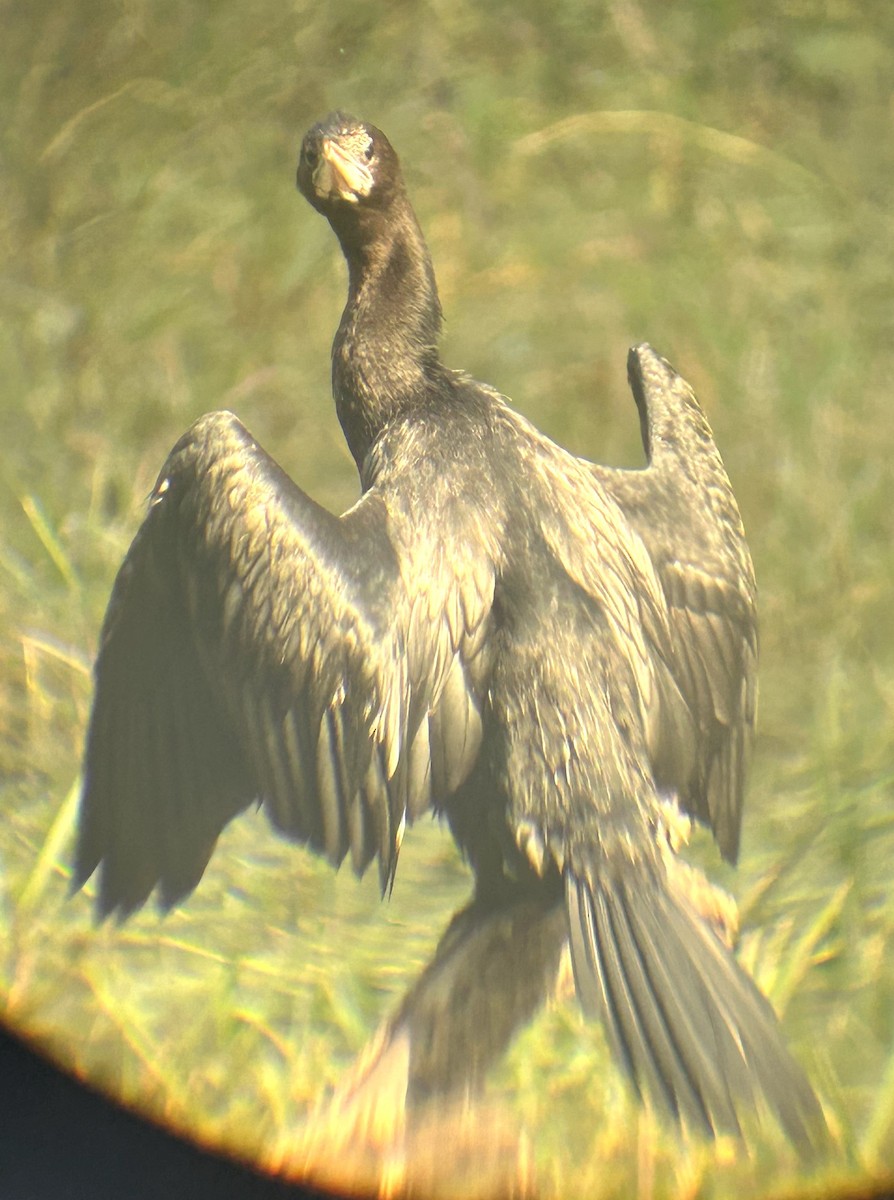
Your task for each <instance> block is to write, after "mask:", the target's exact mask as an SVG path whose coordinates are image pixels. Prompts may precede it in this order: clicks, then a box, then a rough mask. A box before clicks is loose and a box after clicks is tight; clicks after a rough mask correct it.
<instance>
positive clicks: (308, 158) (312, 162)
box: [304, 146, 320, 168]
mask: <svg viewBox="0 0 894 1200" xmlns="http://www.w3.org/2000/svg"><path fill="white" fill-rule="evenodd" d="M319 157H320V156H319V154H318V153H317V151H316V147H314V146H305V147H304V161H305V162H306V163H307V165H308V166H309V167H311V168H313V167H315V166H316V165H317V160H318V159H319Z"/></svg>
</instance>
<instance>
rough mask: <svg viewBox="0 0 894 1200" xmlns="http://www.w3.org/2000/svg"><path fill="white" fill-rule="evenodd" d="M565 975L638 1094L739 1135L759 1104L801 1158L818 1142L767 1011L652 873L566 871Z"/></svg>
mask: <svg viewBox="0 0 894 1200" xmlns="http://www.w3.org/2000/svg"><path fill="white" fill-rule="evenodd" d="M566 900H567V907H568V918H569V928H570V937H571V954H572V963H573V967H574V977H575V983H576V986H577V992H578V996H579V999H580V1002H581V1004H582V1006H583V1008H584V1010H585V1011H586V1012H587V1013H590V1014H592V1015H596V1016H599V1017H601V1018H602V1020H603V1021H604V1023H605V1026H606V1029H607V1031H608V1034H609V1037H610V1040H611V1042H612V1044H613V1046H614V1049H615V1051H616V1053H617V1055H618V1057H619V1058H620V1060H621V1062H622V1063H623V1065H624V1066H625V1067H626V1069H627V1071H628V1073H629V1075H630V1077H631V1078H632V1080H633V1082H634V1084H635V1085H636V1087H637V1089H638V1090H639V1091H640V1092H643V1091H645V1092H647V1093H648V1094H649V1096H650V1097H651V1098H652V1100H653V1102H654V1103H655V1104H656V1106H659V1107H662V1108H664V1109H666V1110H667V1111H669V1112H670V1113H671V1115H672V1116H674V1117H675V1118H676V1119H677V1120H678V1121H680V1122H681V1123H683V1124H685V1125H689V1126H692V1127H695V1128H697V1129H700V1130H702V1131H703V1132H705V1133H707V1134H708V1135H709V1136H713V1135H716V1134H718V1133H730V1134H733V1135H736V1136H741V1135H742V1128H741V1121H740V1118H741V1117H742V1115H743V1114H744V1113H747V1112H748V1111H749V1110H751V1111H753V1110H754V1108H755V1106H756V1104H757V1103H758V1101H759V1100H760V1099H761V1098H762V1099H763V1101H764V1102H765V1103H766V1105H768V1106H769V1108H770V1109H772V1111H773V1112H774V1113H775V1115H776V1117H777V1118H778V1120H779V1123H780V1125H781V1126H782V1128H783V1130H784V1131H785V1133H786V1134H787V1136H788V1137H789V1138H790V1139H791V1141H792V1143H793V1144H794V1145H795V1146H796V1148H797V1149H798V1150H799V1152H800V1153H801V1154H802V1155H804V1156H805V1157H811V1156H813V1155H815V1154H816V1153H817V1152H818V1151H819V1149H820V1148H821V1146H822V1145H823V1144H824V1142H825V1141H826V1139H827V1137H828V1132H827V1129H826V1124H825V1120H824V1118H823V1114H822V1110H821V1108H820V1105H819V1102H818V1100H817V1098H816V1096H815V1095H814V1092H813V1090H812V1088H811V1086H810V1084H809V1082H808V1081H807V1077H806V1076H805V1074H804V1072H803V1071H802V1070H801V1068H800V1067H799V1066H798V1064H797V1063H796V1062H795V1060H794V1059H793V1058H792V1056H791V1054H790V1053H789V1051H788V1049H787V1048H786V1046H785V1044H784V1041H783V1037H782V1031H781V1029H780V1026H779V1022H778V1020H777V1018H776V1014H775V1013H774V1012H773V1009H772V1008H771V1006H770V1004H769V1002H768V1001H767V1000H766V999H765V998H764V996H762V995H761V993H760V992H759V991H758V989H757V987H756V986H755V984H754V983H753V982H752V980H751V979H750V978H749V977H748V975H746V973H745V972H744V971H743V969H742V968H741V967H740V966H739V964H738V963H737V962H736V959H735V958H734V956H733V954H732V952H731V951H730V950H729V949H728V948H727V947H726V946H725V945H724V943H723V942H722V941H721V940H720V938H719V937H718V936H717V934H716V933H715V932H714V931H713V929H711V928H710V927H709V925H708V924H707V923H706V922H705V921H704V920H703V919H702V918H701V917H700V916H698V915H697V914H696V913H695V912H694V911H692V910H691V909H690V907H689V905H688V903H687V902H686V900H685V899H684V898H683V897H678V896H676V895H675V894H674V893H673V892H672V890H671V889H670V887H669V886H668V884H667V882H666V881H665V880H664V879H663V878H662V877H661V876H660V874H659V873H658V872H655V873H654V874H653V875H651V876H649V877H647V878H646V879H643V877H642V875H638V876H637V878H635V879H625V878H624V877H623V872H622V871H612V872H608V873H606V872H603V873H602V876H600V875H597V874H596V873H595V872H591V871H587V870H584V871H580V872H578V871H575V870H572V869H567V870H566Z"/></svg>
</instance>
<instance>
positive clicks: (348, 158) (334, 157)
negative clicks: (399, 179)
mask: <svg viewBox="0 0 894 1200" xmlns="http://www.w3.org/2000/svg"><path fill="white" fill-rule="evenodd" d="M313 185H314V191H315V192H316V194H317V195H318V196H319V197H320V199H328V198H331V197H333V196H338V197H339V199H341V200H347V201H348V202H349V203H351V204H356V203H357V201H358V200H359V199H361V197H366V196H368V195H369V193H370V190H371V189H372V185H373V177H372V172H371V171H370V169H369V167H368V166H367V165H366V163H364V162H359V161H358V160H357V159H356V158H354V157H353V156H352V155H350V154H347V153H346V152H345V151H344V150H343V149H342V148H341V146H339V144H338V143H337V142H335V141H333V140H332V139H331V138H325V137H324V138H323V141H322V144H321V146H320V158H319V161H318V163H317V166H316V168H315V170H314V173H313Z"/></svg>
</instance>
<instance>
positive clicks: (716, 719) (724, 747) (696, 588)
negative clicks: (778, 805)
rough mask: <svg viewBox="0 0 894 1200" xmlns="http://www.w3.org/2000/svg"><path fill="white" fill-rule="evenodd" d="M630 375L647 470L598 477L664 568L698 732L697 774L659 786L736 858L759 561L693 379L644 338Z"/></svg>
mask: <svg viewBox="0 0 894 1200" xmlns="http://www.w3.org/2000/svg"><path fill="white" fill-rule="evenodd" d="M628 374H629V377H630V383H631V387H632V389H633V394H634V398H635V400H636V403H637V407H638V409H639V412H640V419H641V423H642V428H643V441H644V444H645V449H646V454H647V456H648V460H649V465H648V466H647V467H646V469H644V470H640V471H623V470H613V469H611V468H607V467H601V466H594V467H593V472H594V474H595V475H596V477H597V479H598V480H599V482H600V483H601V484H602V486H603V487H604V488H605V489H606V491H607V492H608V493H609V494H610V495H611V496H612V497H613V498H614V500H615V501H616V502H617V503H618V504H619V505H620V507H621V509H622V510H623V512H624V515H625V516H626V517H627V519H628V521H629V522H630V525H631V526H632V528H633V529H634V530H635V531H636V532H637V533H638V534H639V536H640V538H641V539H642V541H643V543H644V544H645V546H646V549H647V550H648V552H649V555H650V556H651V558H652V561H653V563H654V565H655V569H656V571H657V573H658V577H659V579H660V581H661V585H662V587H663V590H664V593H665V596H666V599H667V603H668V606H669V610H670V618H671V633H672V647H671V651H672V652H671V655H670V666H671V670H672V673H673V675H674V681H675V683H676V685H677V688H679V691H680V693H681V695H682V697H683V700H684V702H685V704H686V705H687V707H688V709H689V711H690V713H691V715H692V718H693V720H694V724H695V730H696V754H695V769H694V772H693V773H692V775H691V776H690V777H689V778H687V779H680V778H675V777H673V772H674V767H673V766H670V768H669V770H670V773H671V777H662V767H663V764H662V762H660V761H659V762H656V763H655V764H654V766H655V770H656V774H657V776H658V778H659V783H661V784H662V785H663V786H666V787H672V788H674V789H675V790H676V791H677V793H678V796H679V799H680V802H681V803H682V804H683V805H684V807H686V809H687V810H688V811H689V812H690V813H691V814H692V815H693V816H695V817H697V818H698V819H700V820H703V821H705V822H707V823H708V824H709V825H710V827H711V828H712V830H713V832H714V835H715V837H716V839H717V842H718V845H719V847H720V850H721V852H722V853H723V855H724V856H725V857H726V858H727V859H729V860H730V861H735V859H736V857H737V855H738V850H739V834H740V829H741V822H742V800H743V794H744V786H745V775H746V770H747V765H748V759H749V755H750V749H751V742H752V737H753V732H754V722H755V717H756V710H757V655H758V635H757V613H756V603H755V599H756V588H755V582H754V570H753V567H752V563H751V556H750V554H749V552H748V546H747V544H746V542H745V534H744V530H743V528H742V521H741V518H740V515H739V509H738V506H737V505H736V501H735V497H734V496H733V491H732V487H731V486H730V482H729V478H728V476H727V474H726V470H725V469H724V466H723V462H722V460H721V458H720V454H719V453H718V450H717V447H716V445H715V443H714V439H713V436H712V434H711V430H710V427H709V426H708V422H707V420H706V419H705V416H704V414H703V413H702V411H701V409H700V407H699V405H698V402H697V400H696V398H695V396H694V395H693V393H692V390H691V388H690V387H689V385H688V384H687V383H686V382H685V380H683V379H682V378H681V377H680V376H679V375H678V374H677V373H676V372H675V371H674V370H673V368H672V367H671V366H670V365H669V364H668V363H667V362H665V360H664V359H662V358H660V357H659V356H658V355H657V354H656V353H655V351H654V350H652V349H651V347H649V346H646V345H642V346H635V347H634V348H633V349H632V350H631V351H630V356H629V359H628ZM660 736H661V731H660V730H659V738H660ZM669 740H670V739H665V741H666V742H667V741H669ZM672 758H673V756H671V760H672Z"/></svg>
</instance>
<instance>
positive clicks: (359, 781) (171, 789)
mask: <svg viewBox="0 0 894 1200" xmlns="http://www.w3.org/2000/svg"><path fill="white" fill-rule="evenodd" d="M389 523H390V517H389V513H388V510H387V503H386V500H385V499H384V498H383V497H382V496H381V495H380V494H378V493H377V492H376V490H375V489H372V490H370V491H369V492H367V493H366V494H365V495H364V497H363V498H362V499H361V500H360V501H359V502H358V504H357V505H355V507H354V508H352V509H351V510H350V511H349V512H347V513H346V514H344V516H342V517H335V516H333V515H332V514H331V513H329V512H327V511H326V510H325V509H323V508H321V507H320V506H319V505H317V504H315V503H314V502H313V501H312V500H311V499H310V498H309V497H308V496H306V495H305V494H304V493H303V492H302V491H301V490H300V489H299V488H298V487H297V486H296V485H295V484H294V483H292V481H291V480H290V479H289V478H288V477H287V476H286V475H285V474H284V473H283V471H282V470H281V469H280V468H279V467H278V466H277V465H276V463H275V462H273V460H272V459H271V458H269V456H268V455H267V454H266V453H265V452H264V451H263V450H262V449H261V448H260V447H259V446H258V445H257V443H256V442H255V441H254V440H253V439H252V438H251V436H250V435H249V434H248V433H247V431H246V430H245V429H244V427H243V426H242V425H241V424H240V423H239V421H238V420H237V419H236V418H235V417H233V416H232V415H231V414H229V413H212V414H210V415H208V416H206V417H203V418H201V419H200V420H199V421H197V422H196V423H195V424H194V425H193V426H192V428H191V429H190V430H189V431H188V432H187V433H186V434H185V435H184V437H183V438H181V440H180V441H179V442H178V443H177V445H176V446H175V447H174V449H173V451H172V452H171V454H170V456H169V458H168V460H167V462H166V464H165V466H164V468H163V470H162V472H161V475H160V477H159V481H158V483H157V484H156V487H155V489H154V491H153V494H152V497H151V500H150V507H149V512H148V515H147V517H146V519H145V521H144V523H143V525H142V527H141V529H140V530H139V532H138V534H137V536H136V539H135V540H134V543H133V545H132V547H131V549H130V551H129V553H128V555H127V558H126V559H125V561H124V564H123V565H122V567H121V570H120V572H119V575H118V578H117V580H116V583H115V587H114V590H113V593H112V598H111V601H110V603H109V609H108V613H107V616H106V620H105V624H104V627H103V631H102V637H101V645H100V652H99V657H98V660H97V665H96V694H95V700H94V706H93V712H92V716H91V721H90V728H89V732H88V737H87V749H86V758H85V767H84V788H83V796H82V803H81V815H80V826H79V836H78V845H77V851H76V864H75V878H74V882H75V886H80V885H81V884H83V883H84V882H85V881H86V880H87V879H88V878H89V876H90V875H91V874H92V873H93V871H94V870H95V869H96V868H97V866H99V868H100V886H99V899H98V907H99V910H100V912H101V913H102V914H105V913H108V912H112V911H117V912H118V913H120V914H121V915H122V916H123V915H126V914H127V913H129V912H131V911H133V910H134V909H136V908H138V907H139V906H140V905H141V904H143V903H144V901H145V900H146V899H147V898H148V896H149V894H150V893H151V892H152V890H153V889H154V888H155V887H156V886H158V888H159V893H160V900H161V902H162V904H163V905H166V906H167V905H170V904H173V903H175V902H176V901H177V900H178V899H180V898H182V897H183V896H184V895H186V894H187V893H189V892H190V891H191V890H192V889H193V888H194V887H195V886H196V884H197V883H198V881H199V879H200V878H201V876H202V873H203V871H204V869H205V866H206V865H207V862H208V859H209V858H210V855H211V853H212V851H213V849H214V845H215V842H216V840H217V837H218V835H219V834H220V832H221V830H222V829H223V827H224V826H225V825H226V823H227V822H228V821H229V820H230V819H231V818H232V817H233V816H235V815H236V814H237V813H238V812H239V811H240V810H242V809H243V808H245V807H246V806H247V805H248V804H250V803H251V802H252V801H257V802H262V803H263V804H264V806H265V808H266V811H267V813H268V815H269V817H270V819H271V821H272V822H273V824H274V825H275V826H276V828H277V829H279V830H280V831H281V832H282V833H284V834H286V835H287V836H289V837H293V838H295V839H297V840H299V841H303V842H307V843H308V844H309V845H310V846H311V847H313V848H314V849H315V850H317V851H320V852H322V853H325V854H326V856H327V857H328V858H329V859H330V861H331V862H332V863H333V864H338V863H340V862H341V861H342V860H343V858H344V857H345V856H346V855H347V854H348V853H349V852H350V855H351V861H352V863H353V866H354V868H355V869H356V870H357V871H358V872H360V871H362V870H363V869H364V868H365V867H366V866H367V865H368V864H369V863H370V862H371V861H372V859H373V858H375V857H377V858H378V861H379V870H380V874H381V879H382V885H383V887H385V886H386V885H387V884H388V882H389V881H390V880H391V878H393V872H394V868H395V865H396V860H397V852H398V849H399V845H400V839H401V835H402V832H403V825H404V821H405V820H406V819H407V817H408V816H409V817H410V818H412V816H413V815H415V814H416V813H418V812H419V811H420V810H421V809H422V808H424V807H426V806H427V805H428V804H429V803H431V802H432V801H433V800H437V799H438V792H439V789H441V790H444V789H445V788H446V787H447V786H448V783H449V786H456V785H457V781H458V780H461V779H462V778H463V777H464V775H465V773H466V772H467V771H468V769H469V767H470V766H471V763H472V762H473V761H474V758H475V756H476V754H477V750H478V744H479V741H480V721H479V720H478V710H479V707H480V697H479V695H478V694H477V693H476V691H475V689H474V688H473V686H472V684H471V683H470V682H469V673H468V672H467V671H466V670H465V669H464V666H465V664H464V661H463V655H464V653H466V652H467V651H468V649H469V646H470V645H472V643H475V645H476V646H477V645H478V643H480V640H481V636H482V634H481V631H482V626H483V624H484V614H485V613H486V612H487V610H488V609H489V605H490V600H491V599H492V581H491V584H490V595H488V585H487V579H486V572H484V573H483V574H484V577H485V578H484V580H483V582H482V586H481V589H480V592H476V593H475V596H474V597H472V598H470V596H469V594H468V592H469V589H468V586H466V588H465V591H464V592H463V594H462V603H458V602H456V601H455V600H454V602H453V603H452V604H451V603H450V600H451V597H450V595H449V591H450V587H451V580H450V579H449V578H447V579H444V578H441V580H440V584H441V586H442V589H443V590H445V591H446V592H447V593H448V594H446V595H443V596H437V597H432V596H429V595H424V594H423V595H422V596H421V597H420V596H419V595H416V594H414V592H413V589H412V586H411V585H408V583H407V581H406V579H405V578H404V574H405V573H402V571H401V564H400V562H399V559H398V555H397V553H396V552H395V549H394V543H393V540H392V537H391V536H390V533H389ZM481 574H482V573H481V572H479V576H481ZM425 586H426V585H425V584H424V583H420V584H419V587H420V589H421V590H423V591H424V588H425ZM428 586H429V587H431V586H434V584H429V585H428ZM455 586H456V587H457V588H459V586H460V584H456V585H455ZM445 611H451V612H453V613H458V614H459V615H458V617H457V620H456V621H454V622H453V623H452V624H450V623H448V622H447V621H446V620H443V619H441V614H443V613H444V612H445ZM420 613H428V614H430V618H429V620H428V622H427V623H426V622H425V621H424V620H423V619H422V617H421V616H420ZM419 643H424V646H425V649H426V650H428V649H430V648H431V647H435V648H436V649H437V654H435V655H434V656H433V657H430V658H429V659H428V666H427V667H426V662H425V655H424V654H423V653H421V652H420V646H419ZM445 706H448V707H449V708H450V709H451V712H450V714H449V715H450V718H451V719H449V720H448V719H447V714H445V719H443V720H441V719H440V714H441V712H442V709H443V708H444V707H445ZM453 729H455V730H456V734H455V735H453V734H452V732H451V731H452V730H453ZM451 737H452V738H453V740H452V741H451ZM433 755H437V756H438V761H437V762H436V763H435V769H434V771H433V769H432V760H433ZM444 761H446V762H449V763H450V771H449V781H448V780H447V779H446V778H445V773H444V771H443V770H442V769H440V764H441V762H444Z"/></svg>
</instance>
